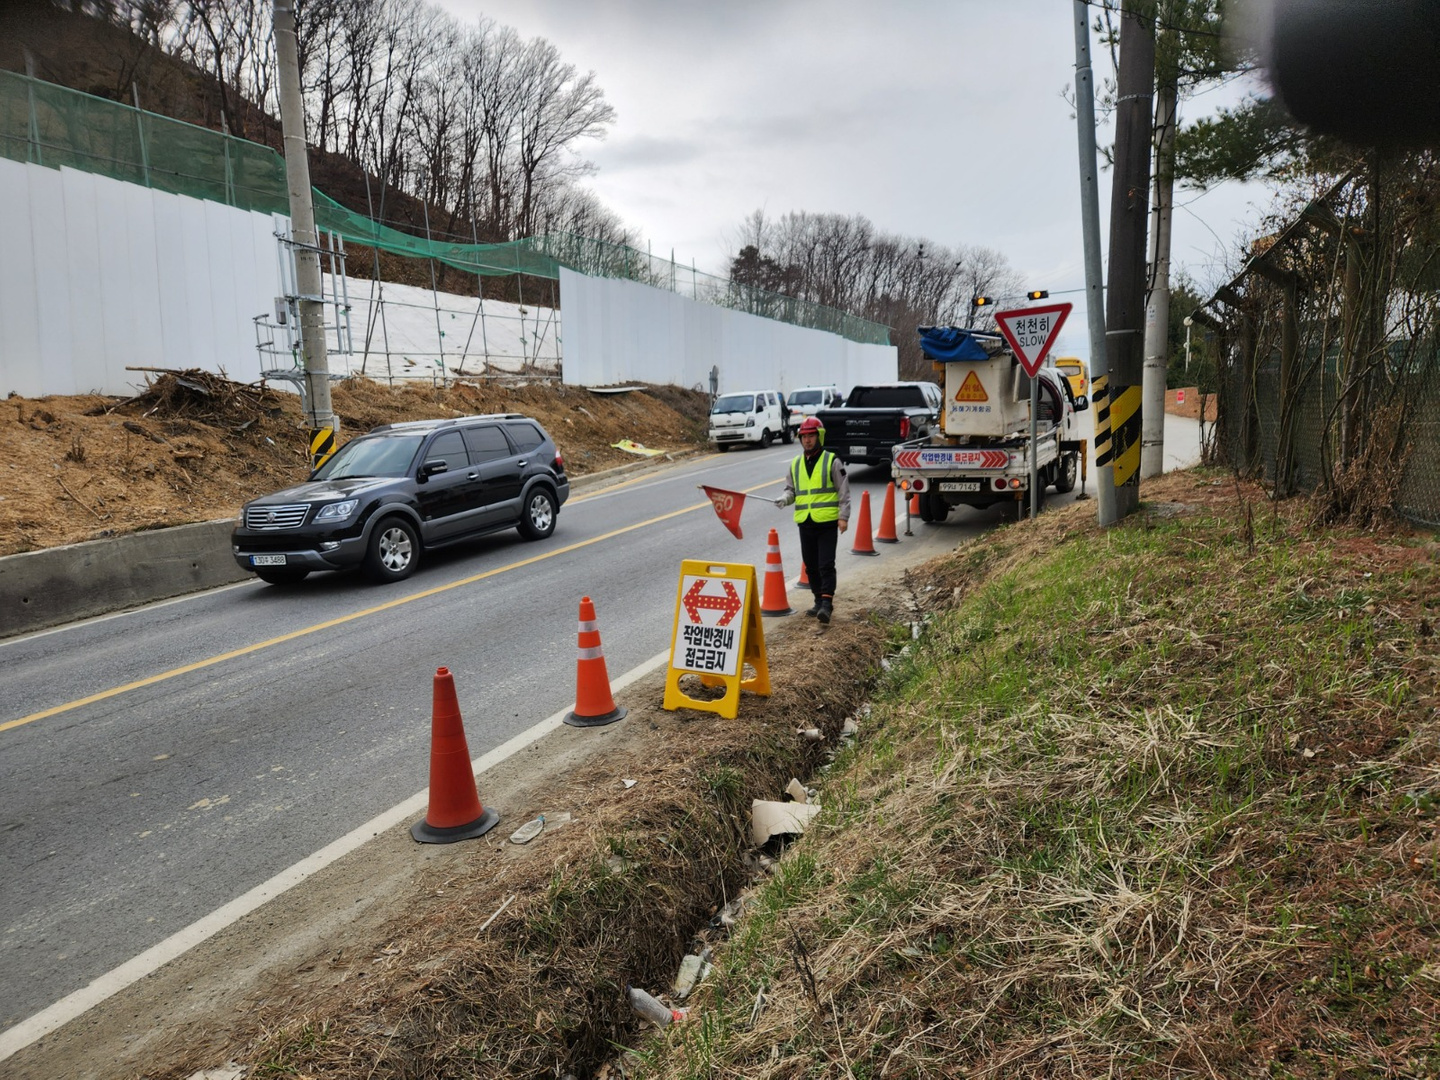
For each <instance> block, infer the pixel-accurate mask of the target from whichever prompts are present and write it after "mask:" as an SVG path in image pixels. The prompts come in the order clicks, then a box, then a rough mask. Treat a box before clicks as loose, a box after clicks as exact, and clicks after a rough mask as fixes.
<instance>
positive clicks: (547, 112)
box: [515, 38, 615, 236]
mask: <svg viewBox="0 0 1440 1080" xmlns="http://www.w3.org/2000/svg"><path fill="white" fill-rule="evenodd" d="M515 76H516V79H517V82H518V90H519V106H520V125H519V133H520V140H519V146H518V148H517V149H518V155H519V158H518V161H519V170H520V205H519V207H518V208H517V212H516V214H515V231H516V232H517V233H518V234H519V235H522V236H524V235H529V234H530V233H533V232H534V231H535V213H534V211H535V196H536V191H537V188H538V187H540V186H543V185H545V184H564V183H567V182H569V181H572V180H574V179H576V178H578V177H580V176H583V175H584V174H586V173H587V172H590V171H591V170H592V169H593V168H594V167H593V166H592V165H591V164H590V163H589V162H588V161H585V160H584V159H583V158H581V157H579V156H578V155H577V154H575V153H574V152H573V145H574V143H576V142H578V141H579V140H580V139H587V138H590V139H600V138H604V137H605V131H606V127H607V126H608V125H609V124H611V123H612V122H614V119H615V110H614V108H613V107H612V106H611V105H610V104H609V103H608V102H607V101H606V100H605V92H604V91H603V90H601V89H600V86H599V84H598V83H597V82H596V81H595V73H594V72H593V71H591V72H586V73H585V74H584V75H580V74H578V73H577V72H576V70H575V65H574V64H566V63H564V62H563V61H561V59H560V51H559V50H558V49H556V48H555V46H554V45H552V44H551V43H550V42H548V41H546V40H545V39H544V38H535V39H534V40H532V41H530V42H529V43H528V44H527V45H526V46H525V50H524V53H523V54H522V55H521V57H520V61H519V64H518V65H517V67H516V71H515Z"/></svg>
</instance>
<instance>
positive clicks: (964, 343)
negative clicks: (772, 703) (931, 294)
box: [920, 326, 990, 362]
mask: <svg viewBox="0 0 1440 1080" xmlns="http://www.w3.org/2000/svg"><path fill="white" fill-rule="evenodd" d="M920 348H921V349H923V350H924V352H925V355H926V356H928V357H930V359H931V360H939V361H942V362H945V361H951V360H988V359H989V358H990V354H989V352H987V351H986V349H985V346H984V345H982V344H980V342H979V341H978V340H976V332H975V331H973V330H961V329H960V328H959V327H958V326H922V327H920Z"/></svg>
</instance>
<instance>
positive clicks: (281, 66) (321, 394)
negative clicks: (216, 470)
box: [275, 0, 340, 468]
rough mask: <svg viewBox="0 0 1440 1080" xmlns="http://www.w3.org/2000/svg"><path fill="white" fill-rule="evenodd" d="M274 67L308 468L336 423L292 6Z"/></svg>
mask: <svg viewBox="0 0 1440 1080" xmlns="http://www.w3.org/2000/svg"><path fill="white" fill-rule="evenodd" d="M275 62H276V68H277V74H278V76H279V83H280V130H281V132H282V133H283V135H284V138H285V182H286V186H287V188H288V189H289V193H290V231H291V234H292V237H293V239H294V245H293V249H292V250H293V251H294V253H295V288H296V291H297V292H298V293H299V294H300V296H299V300H298V305H299V309H300V352H301V355H302V357H303V358H304V361H305V384H304V395H303V399H304V400H303V404H304V406H305V416H306V419H307V420H308V421H309V424H310V467H311V468H318V467H319V466H320V465H322V464H324V463H325V461H326V459H328V458H329V457H330V455H331V454H333V453H334V452H335V435H336V433H337V432H338V431H339V430H340V422H339V420H338V419H337V418H336V416H335V413H334V412H333V411H332V410H331V407H330V369H329V365H328V362H327V358H326V355H325V303H324V300H323V299H322V297H321V292H320V243H319V236H318V235H317V234H316V232H315V204H314V202H313V201H312V200H311V196H310V159H309V157H308V156H307V150H306V145H305V108H304V105H303V104H302V102H301V100H300V54H299V49H298V48H297V46H296V43H295V0H275Z"/></svg>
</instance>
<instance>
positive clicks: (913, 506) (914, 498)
mask: <svg viewBox="0 0 1440 1080" xmlns="http://www.w3.org/2000/svg"><path fill="white" fill-rule="evenodd" d="M910 513H911V514H913V515H914V516H915V517H919V516H920V496H919V494H918V493H917V494H914V495H911V496H910Z"/></svg>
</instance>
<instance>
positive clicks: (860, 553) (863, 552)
mask: <svg viewBox="0 0 1440 1080" xmlns="http://www.w3.org/2000/svg"><path fill="white" fill-rule="evenodd" d="M850 554H851V555H879V554H880V553H879V552H878V551H875V550H873V549H872V550H870V551H852V552H850Z"/></svg>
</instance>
